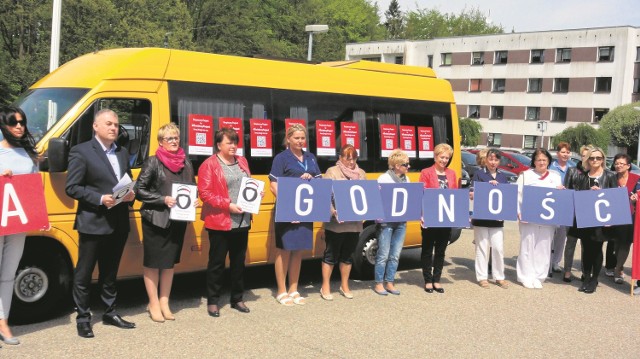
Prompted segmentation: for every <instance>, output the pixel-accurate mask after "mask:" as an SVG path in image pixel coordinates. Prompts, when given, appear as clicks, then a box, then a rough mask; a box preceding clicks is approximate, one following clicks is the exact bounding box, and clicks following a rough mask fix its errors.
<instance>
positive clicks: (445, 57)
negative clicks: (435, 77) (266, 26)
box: [440, 52, 451, 66]
mask: <svg viewBox="0 0 640 359" xmlns="http://www.w3.org/2000/svg"><path fill="white" fill-rule="evenodd" d="M440 57H441V59H440V60H441V62H440V64H441V65H442V66H451V53H450V52H447V53H444V54H441V56H440Z"/></svg>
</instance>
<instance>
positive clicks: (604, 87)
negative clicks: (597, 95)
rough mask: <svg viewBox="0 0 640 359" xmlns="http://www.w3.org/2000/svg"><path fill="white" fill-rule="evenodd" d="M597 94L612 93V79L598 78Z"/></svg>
mask: <svg viewBox="0 0 640 359" xmlns="http://www.w3.org/2000/svg"><path fill="white" fill-rule="evenodd" d="M596 92H607V93H609V92H611V77H596Z"/></svg>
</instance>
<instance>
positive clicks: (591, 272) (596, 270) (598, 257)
mask: <svg viewBox="0 0 640 359" xmlns="http://www.w3.org/2000/svg"><path fill="white" fill-rule="evenodd" d="M581 240H582V268H583V274H584V278H585V280H587V281H588V280H595V281H597V280H598V275H599V274H600V270H601V269H602V260H603V258H602V257H603V256H602V244H603V242H600V241H594V240H592V239H581Z"/></svg>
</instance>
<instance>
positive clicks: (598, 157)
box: [589, 156, 603, 161]
mask: <svg viewBox="0 0 640 359" xmlns="http://www.w3.org/2000/svg"><path fill="white" fill-rule="evenodd" d="M602 160H603V158H602V157H600V156H597V157H589V161H602Z"/></svg>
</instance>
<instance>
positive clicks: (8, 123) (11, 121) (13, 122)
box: [7, 118, 25, 127]
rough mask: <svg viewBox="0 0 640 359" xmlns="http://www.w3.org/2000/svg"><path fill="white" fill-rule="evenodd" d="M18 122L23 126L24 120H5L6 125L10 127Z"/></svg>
mask: <svg viewBox="0 0 640 359" xmlns="http://www.w3.org/2000/svg"><path fill="white" fill-rule="evenodd" d="M18 124H20V126H22V127H25V123H24V120H20V121H18V120H16V119H15V118H10V119H9V121H7V125H9V126H10V127H16V126H18Z"/></svg>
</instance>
